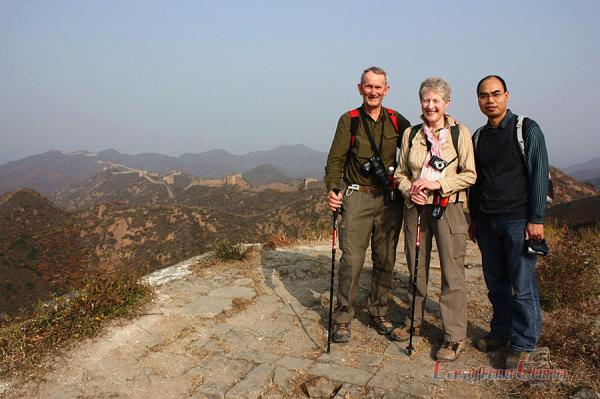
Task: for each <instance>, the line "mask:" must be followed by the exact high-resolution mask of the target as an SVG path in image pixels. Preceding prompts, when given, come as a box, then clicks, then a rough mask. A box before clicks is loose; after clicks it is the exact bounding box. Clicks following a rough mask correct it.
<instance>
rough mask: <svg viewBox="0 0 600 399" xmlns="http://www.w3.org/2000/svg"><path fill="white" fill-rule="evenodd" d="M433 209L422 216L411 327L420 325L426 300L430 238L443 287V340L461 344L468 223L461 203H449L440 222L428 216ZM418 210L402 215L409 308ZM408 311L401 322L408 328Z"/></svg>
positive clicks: (464, 326) (428, 208)
mask: <svg viewBox="0 0 600 399" xmlns="http://www.w3.org/2000/svg"><path fill="white" fill-rule="evenodd" d="M432 208H433V206H432V205H427V206H425V207H424V208H423V213H422V214H421V245H420V247H419V270H418V273H417V295H416V299H415V320H414V326H415V327H418V326H420V325H421V321H422V320H423V316H424V314H425V301H426V300H427V281H428V280H429V263H430V259H431V249H432V238H433V237H435V241H436V244H437V248H438V254H439V256H440V269H441V272H442V287H441V294H440V314H441V317H442V328H443V329H444V339H445V340H446V341H452V342H457V341H462V340H463V339H465V338H466V334H467V284H466V281H465V252H466V245H467V244H466V243H467V241H466V235H467V230H468V226H467V221H466V219H465V215H464V213H463V204H462V202H460V203H451V204H449V205H448V207H447V208H446V211H445V212H444V217H443V218H442V219H434V218H433V217H432V216H431V211H432ZM417 213H418V211H417V208H416V207H414V206H413V207H411V208H410V209H407V210H406V211H405V214H404V252H405V253H406V262H407V263H408V268H409V272H410V282H409V285H408V303H409V306H411V305H412V292H413V288H412V281H413V276H414V272H415V255H416V252H415V250H416V245H415V244H416V237H417ZM410 313H411V312H410V309H409V313H408V314H407V317H406V320H405V321H404V323H405V324H406V325H407V326H410Z"/></svg>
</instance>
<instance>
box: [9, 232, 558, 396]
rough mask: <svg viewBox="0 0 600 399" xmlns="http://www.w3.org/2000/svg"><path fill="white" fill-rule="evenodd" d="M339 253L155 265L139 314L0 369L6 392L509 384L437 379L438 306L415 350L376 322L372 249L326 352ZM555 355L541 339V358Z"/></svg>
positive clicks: (472, 355)
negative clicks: (10, 376)
mask: <svg viewBox="0 0 600 399" xmlns="http://www.w3.org/2000/svg"><path fill="white" fill-rule="evenodd" d="M468 245H469V246H471V247H473V248H474V246H473V245H472V244H470V243H469V244H468ZM401 247H402V246H399V251H398V252H399V253H398V256H397V259H398V261H397V265H396V270H395V272H394V291H393V295H392V301H391V304H390V316H391V317H393V318H394V320H396V321H398V322H399V321H400V320H401V319H402V318H403V317H404V315H405V314H406V309H407V308H408V304H407V300H406V286H407V276H406V274H407V270H406V264H405V260H404V256H403V254H402V253H401ZM473 248H470V249H469V251H471V252H472V251H473ZM330 256H331V247H330V245H323V244H317V245H304V246H301V247H286V248H283V249H280V250H277V251H263V252H258V253H255V254H254V255H253V256H252V257H251V259H249V260H246V261H242V262H231V263H214V264H210V263H207V262H204V260H206V259H205V257H195V258H192V259H190V260H188V261H186V262H182V263H180V264H178V265H175V266H174V267H171V268H167V269H164V270H162V271H159V272H156V273H153V275H151V276H150V277H149V278H148V279H147V281H148V282H150V283H151V284H153V285H154V286H155V294H156V295H155V297H154V300H153V302H152V303H151V304H150V305H148V308H147V309H144V310H143V314H142V315H140V316H139V317H137V318H134V319H131V320H120V321H116V322H114V323H113V324H112V325H111V326H109V327H107V329H106V330H105V332H104V333H103V334H101V335H100V336H98V337H96V338H94V339H90V340H87V341H85V342H83V343H82V344H80V345H76V346H75V347H74V348H73V349H71V350H70V351H69V352H68V353H67V354H65V355H63V356H62V357H59V358H58V359H57V360H55V359H53V360H51V361H49V364H48V365H47V369H49V371H48V372H47V373H46V374H45V375H43V376H38V377H40V378H36V379H30V380H24V381H20V380H17V379H14V380H8V381H0V396H2V397H3V398H4V397H6V398H8V399H13V398H40V399H42V398H43V399H49V398H56V399H71V398H73V399H74V398H82V397H86V398H87V397H89V398H144V399H146V398H148V399H163V398H180V397H188V398H257V397H261V396H262V397H264V398H271V399H276V398H296V397H307V393H304V392H303V390H302V386H304V388H305V389H304V390H305V391H306V392H308V394H309V395H310V396H311V397H329V398H330V397H331V396H332V395H335V398H345V399H353V398H357V399H358V398H361V399H365V398H387V399H391V398H405V397H409V398H410V397H413V398H414V397H418V398H430V397H449V398H454V397H494V396H498V397H502V396H505V395H504V392H502V391H499V390H494V387H493V386H491V385H484V384H478V385H475V386H473V384H470V385H469V384H460V383H457V382H448V381H444V380H439V381H437V380H434V378H433V368H434V364H435V362H434V360H433V356H434V353H435V349H436V348H437V345H439V343H437V339H438V338H439V337H442V335H443V334H441V321H440V320H439V317H438V316H436V315H435V312H434V314H431V313H428V314H427V315H426V321H427V322H428V323H429V324H430V325H431V326H432V328H433V329H434V330H432V331H428V334H427V336H426V337H425V338H423V337H415V338H414V346H415V348H416V350H415V353H414V354H413V355H412V356H411V357H408V356H407V355H406V345H407V343H406V342H400V343H398V342H394V341H391V340H390V339H389V337H386V336H381V335H379V334H377V332H376V331H375V330H374V329H373V328H372V327H371V321H370V320H369V317H368V313H367V312H366V303H367V297H368V295H369V292H368V291H369V287H370V280H371V276H370V271H371V268H372V266H371V261H370V254H367V257H366V259H367V260H366V262H365V266H364V269H365V270H364V272H363V273H362V274H361V276H360V280H359V284H358V290H357V304H356V319H355V320H353V322H352V341H351V342H349V343H347V344H332V346H331V353H330V354H325V353H324V352H325V348H326V347H327V321H328V319H327V317H328V305H329V304H328V302H329V301H328V293H329V276H330V270H331V269H330V267H331V263H330V262H331V258H330ZM435 259H437V258H436V257H434V262H433V263H435ZM201 261H202V263H201V264H199V262H201ZM467 275H468V276H470V277H468V278H469V279H470V280H469V284H470V285H469V298H470V300H471V301H472V298H473V297H474V296H475V295H479V297H480V299H481V300H482V301H484V302H485V303H487V297H486V296H485V295H486V293H487V290H485V285H484V282H483V279H482V275H481V268H479V267H476V268H473V269H470V270H469V273H468V274H467ZM430 280H431V284H430V290H433V291H434V292H435V294H432V295H430V296H429V297H430V298H433V299H430V302H431V303H428V309H429V310H430V311H431V310H434V311H435V310H437V308H438V307H437V303H436V301H435V299H437V298H438V296H437V293H438V292H439V284H440V281H441V278H440V275H439V269H435V268H434V269H432V270H431V275H430ZM476 305H477V304H476ZM470 306H471V307H473V305H472V304H470ZM476 307H477V308H478V309H480V308H482V309H483V313H481V315H482V318H481V319H476V320H475V322H478V323H479V324H478V325H473V326H470V330H473V331H476V335H478V337H480V336H483V335H484V333H485V329H486V328H487V323H488V322H489V311H488V313H485V308H484V307H481V306H476ZM488 309H489V308H488ZM484 317H487V318H488V319H487V320H486V319H483V318H484ZM469 322H470V323H472V322H473V320H472V319H470V320H469ZM435 329H437V330H438V332H435ZM480 330H481V331H480ZM469 338H473V337H469ZM440 339H441V338H440ZM440 343H441V341H440ZM548 358H549V356H548V353H547V352H546V351H544V350H541V351H539V354H538V355H537V358H536V360H537V361H539V362H541V363H544V362H547V360H548ZM489 364H490V358H488V357H487V356H486V355H485V354H483V353H481V352H479V351H477V350H476V349H474V348H473V347H472V346H468V347H467V348H466V349H465V351H464V352H463V354H462V355H461V358H460V359H459V360H457V361H456V362H454V363H453V366H452V367H456V368H467V369H468V368H471V367H479V366H483V365H489ZM303 384H304V385H303Z"/></svg>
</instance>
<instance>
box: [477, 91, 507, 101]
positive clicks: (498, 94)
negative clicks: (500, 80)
mask: <svg viewBox="0 0 600 399" xmlns="http://www.w3.org/2000/svg"><path fill="white" fill-rule="evenodd" d="M504 93H505V92H502V91H500V90H496V91H493V92H491V93H479V94H478V95H477V98H478V99H479V101H486V100H488V99H490V98H493V99H494V100H497V99H499V98H500V97H501V96H502V95H503V94H504Z"/></svg>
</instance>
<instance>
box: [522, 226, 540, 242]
mask: <svg viewBox="0 0 600 399" xmlns="http://www.w3.org/2000/svg"><path fill="white" fill-rule="evenodd" d="M525 239H526V240H527V239H532V240H543V239H544V225H543V224H539V223H527V228H526V229H525Z"/></svg>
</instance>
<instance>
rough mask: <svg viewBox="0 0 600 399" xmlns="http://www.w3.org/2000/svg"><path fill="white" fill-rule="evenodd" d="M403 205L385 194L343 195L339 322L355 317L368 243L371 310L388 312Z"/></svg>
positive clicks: (345, 321) (369, 305)
mask: <svg viewBox="0 0 600 399" xmlns="http://www.w3.org/2000/svg"><path fill="white" fill-rule="evenodd" d="M403 208H404V203H403V202H402V201H399V202H395V203H385V202H384V198H383V195H382V194H370V193H364V192H359V191H354V192H352V194H351V195H350V196H345V197H344V213H343V214H342V221H341V223H340V226H339V240H340V249H341V250H342V258H341V260H340V267H339V272H338V278H339V279H338V288H337V306H336V310H335V312H334V315H333V319H334V320H335V322H336V323H348V322H350V321H351V320H352V318H353V317H354V307H353V304H354V301H355V300H356V294H357V291H358V287H359V285H358V284H359V277H360V272H361V270H362V267H363V263H364V261H365V253H366V251H367V248H368V247H369V243H370V244H371V259H372V261H373V272H372V275H371V291H370V294H369V299H368V310H369V313H370V314H371V315H373V316H385V315H386V314H387V303H388V300H389V296H390V294H391V291H392V279H393V272H394V264H395V263H396V246H397V245H398V236H399V234H400V228H401V227H402V210H403Z"/></svg>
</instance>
